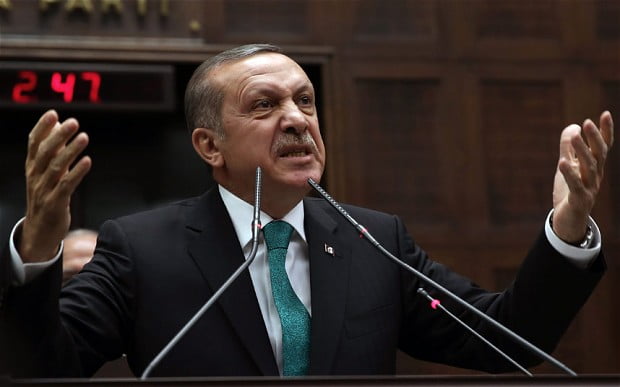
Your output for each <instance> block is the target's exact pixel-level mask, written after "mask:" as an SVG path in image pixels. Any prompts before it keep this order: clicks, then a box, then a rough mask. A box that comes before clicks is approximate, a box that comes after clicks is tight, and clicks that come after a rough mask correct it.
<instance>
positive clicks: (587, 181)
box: [571, 124, 598, 187]
mask: <svg viewBox="0 0 620 387" xmlns="http://www.w3.org/2000/svg"><path fill="white" fill-rule="evenodd" d="M592 125H593V124H592ZM571 145H572V146H573V149H575V155H576V156H577V160H578V162H579V172H580V174H581V180H582V181H583V184H584V185H585V186H586V187H591V186H593V185H596V183H597V182H598V180H597V176H598V175H597V171H598V163H597V160H596V159H595V158H594V155H593V154H592V152H591V151H590V148H589V147H588V145H587V144H586V143H585V141H584V140H583V138H582V137H581V136H574V137H573V138H571Z"/></svg>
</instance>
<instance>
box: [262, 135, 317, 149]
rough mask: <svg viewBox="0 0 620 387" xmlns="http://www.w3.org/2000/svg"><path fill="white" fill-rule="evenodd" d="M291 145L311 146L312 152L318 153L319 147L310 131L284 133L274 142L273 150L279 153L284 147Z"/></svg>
mask: <svg viewBox="0 0 620 387" xmlns="http://www.w3.org/2000/svg"><path fill="white" fill-rule="evenodd" d="M290 146H303V147H309V148H310V149H312V152H314V153H317V152H318V150H319V149H318V147H317V146H316V142H315V141H314V138H312V136H311V135H310V133H309V132H308V131H304V132H303V133H301V134H299V133H282V134H281V135H280V136H278V138H277V139H276V141H275V142H274V143H273V147H272V150H273V152H274V153H279V152H280V151H281V150H282V149H283V148H286V147H290Z"/></svg>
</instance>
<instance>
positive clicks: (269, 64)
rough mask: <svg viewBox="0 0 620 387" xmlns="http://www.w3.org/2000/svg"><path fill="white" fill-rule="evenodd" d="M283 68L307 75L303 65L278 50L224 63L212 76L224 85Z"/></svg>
mask: <svg viewBox="0 0 620 387" xmlns="http://www.w3.org/2000/svg"><path fill="white" fill-rule="evenodd" d="M281 70H285V71H294V70H298V71H299V72H300V73H302V74H304V76H305V72H304V71H303V69H302V68H301V66H299V65H298V64H297V63H296V62H295V61H293V60H292V59H291V58H289V57H287V56H286V55H282V54H279V53H276V52H265V53H259V54H256V55H252V56H249V57H246V58H241V59H239V60H236V61H232V62H228V63H224V64H222V65H220V66H218V67H217V68H215V69H214V71H213V72H212V73H211V77H212V79H213V80H214V81H216V82H218V83H220V84H221V85H222V86H224V85H230V84H231V83H238V82H241V81H242V80H243V79H244V78H249V77H252V76H260V75H262V74H264V75H268V74H273V73H276V72H278V71H281Z"/></svg>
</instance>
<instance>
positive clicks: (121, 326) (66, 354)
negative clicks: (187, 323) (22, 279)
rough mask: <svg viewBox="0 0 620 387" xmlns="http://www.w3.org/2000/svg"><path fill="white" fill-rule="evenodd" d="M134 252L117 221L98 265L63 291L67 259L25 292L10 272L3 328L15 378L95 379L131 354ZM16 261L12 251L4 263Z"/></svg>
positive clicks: (102, 240) (103, 236) (102, 243)
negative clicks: (101, 369)
mask: <svg viewBox="0 0 620 387" xmlns="http://www.w3.org/2000/svg"><path fill="white" fill-rule="evenodd" d="M129 250H130V247H129V245H128V243H127V242H126V240H125V238H124V234H123V232H122V230H121V229H120V227H119V226H118V224H117V223H116V222H113V221H110V222H107V223H106V224H104V226H103V227H102V229H101V231H100V235H99V242H98V246H97V249H96V251H95V256H94V257H93V259H92V260H91V262H90V263H88V264H87V265H86V266H85V267H84V269H83V271H82V272H81V273H80V274H78V275H77V276H75V277H74V279H73V280H72V281H70V282H69V283H68V284H67V285H66V286H65V287H64V288H63V289H62V291H61V283H62V261H61V260H59V261H58V262H56V263H55V264H54V265H53V266H52V268H51V269H50V270H47V271H45V272H44V273H42V274H41V275H40V276H38V277H37V278H36V279H34V280H33V281H31V282H29V283H27V284H25V285H23V286H9V285H8V284H10V278H5V277H6V275H4V274H3V278H2V289H3V290H4V292H5V298H4V303H3V305H2V306H1V308H2V309H1V313H2V315H1V320H0V321H1V322H0V323H1V327H0V328H1V335H2V337H3V341H5V343H3V344H4V345H6V347H5V346H4V345H3V352H9V353H11V354H12V356H10V358H9V357H8V356H7V357H6V359H4V360H5V362H6V367H7V368H8V372H9V373H10V374H11V375H12V376H13V377H28V378H42V377H88V376H91V375H92V374H93V373H94V372H96V370H97V369H98V368H99V367H100V366H101V365H102V364H103V363H104V362H105V361H106V360H110V359H114V358H116V357H119V356H120V355H121V354H122V353H123V351H124V347H123V343H124V340H125V339H126V335H127V332H128V330H129V326H130V323H129V321H130V320H131V318H130V315H131V308H132V307H131V304H132V299H133V290H132V289H133V288H132V285H131V284H132V280H131V276H132V275H133V274H132V273H133V271H132V263H131V261H130V260H129V259H128V258H127V256H128V251H129ZM9 258H10V257H8V254H7V251H6V250H5V252H4V253H3V255H2V260H1V261H0V263H1V264H2V265H6V263H5V261H7V260H8V259H9ZM2 269H3V270H2V273H5V271H4V269H5V267H3V268H2ZM5 281H8V282H5ZM5 349H6V350H5ZM13 354H14V356H13Z"/></svg>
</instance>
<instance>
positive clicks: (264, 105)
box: [254, 99, 273, 109]
mask: <svg viewBox="0 0 620 387" xmlns="http://www.w3.org/2000/svg"><path fill="white" fill-rule="evenodd" d="M270 107H273V103H272V102H271V101H270V100H268V99H262V100H260V101H258V102H256V103H255V104H254V109H269V108H270Z"/></svg>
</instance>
